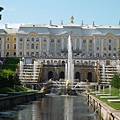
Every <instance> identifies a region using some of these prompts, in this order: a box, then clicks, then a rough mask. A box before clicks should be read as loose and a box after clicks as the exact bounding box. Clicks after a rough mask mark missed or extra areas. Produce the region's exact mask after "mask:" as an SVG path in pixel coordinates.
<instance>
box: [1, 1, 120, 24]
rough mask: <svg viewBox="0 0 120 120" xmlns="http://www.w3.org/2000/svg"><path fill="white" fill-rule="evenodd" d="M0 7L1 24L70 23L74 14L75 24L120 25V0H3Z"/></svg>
mask: <svg viewBox="0 0 120 120" xmlns="http://www.w3.org/2000/svg"><path fill="white" fill-rule="evenodd" d="M0 6H2V7H4V10H3V11H2V12H1V14H2V20H1V21H0V24H6V23H12V24H14V23H15V24H16V23H34V24H35V23H36V24H49V21H50V20H52V23H53V24H60V23H61V20H63V23H64V24H69V23H70V17H71V16H72V15H73V16H74V23H75V24H81V21H82V20H83V21H84V24H89V25H90V24H92V21H95V24H96V25H118V24H119V20H120V0H0Z"/></svg>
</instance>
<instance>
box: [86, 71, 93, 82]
mask: <svg viewBox="0 0 120 120" xmlns="http://www.w3.org/2000/svg"><path fill="white" fill-rule="evenodd" d="M87 79H88V81H89V82H92V73H91V72H89V73H88V75H87Z"/></svg>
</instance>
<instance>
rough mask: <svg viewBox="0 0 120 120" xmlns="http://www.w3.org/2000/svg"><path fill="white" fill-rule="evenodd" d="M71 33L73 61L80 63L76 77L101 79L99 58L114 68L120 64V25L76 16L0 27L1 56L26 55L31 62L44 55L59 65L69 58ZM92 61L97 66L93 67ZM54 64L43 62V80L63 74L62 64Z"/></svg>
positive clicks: (46, 58)
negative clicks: (79, 19)
mask: <svg viewBox="0 0 120 120" xmlns="http://www.w3.org/2000/svg"><path fill="white" fill-rule="evenodd" d="M69 35H70V36H71V42H72V50H73V59H74V63H75V64H76V65H78V64H80V65H81V66H76V67H75V76H76V77H75V78H76V79H80V80H84V79H86V78H87V79H91V81H98V79H100V78H99V77H101V76H103V69H102V70H100V71H97V69H99V68H98V66H96V65H97V64H98V61H99V63H100V66H99V67H101V66H102V64H104V65H105V67H106V66H110V67H112V69H113V68H114V67H116V65H119V61H118V60H119V59H118V58H119V53H120V49H119V48H120V26H119V25H118V26H104V25H101V26H97V25H95V23H94V22H93V23H92V25H85V24H84V23H83V21H82V23H81V24H75V23H74V18H73V16H72V17H71V19H70V23H69V24H63V21H61V24H58V25H55V24H52V21H50V24H21V25H19V27H18V28H14V27H9V26H8V25H7V24H5V27H4V28H1V29H0V56H1V57H24V58H26V62H28V63H32V60H33V59H32V58H34V60H36V61H37V60H38V59H44V61H43V62H44V64H48V63H49V64H54V65H56V64H59V65H60V64H62V63H63V61H64V62H67V51H68V36H69ZM30 59H31V60H30ZM65 59H66V60H65ZM34 60H33V62H34ZM38 61H39V60H38ZM85 65H86V66H85ZM88 65H89V67H88ZM91 65H93V66H94V67H90V66H91ZM83 66H84V68H85V70H84V69H83ZM53 67H54V68H50V66H49V67H48V66H44V69H43V74H42V75H44V77H43V80H44V79H49V78H50V77H53V78H55V79H56V78H57V79H59V78H60V77H63V76H64V75H63V73H65V71H64V69H63V68H60V66H59V67H55V66H53ZM55 69H56V70H57V71H58V75H56V73H55ZM58 69H59V70H58ZM109 70H111V68H110V69H109ZM46 71H47V72H46ZM101 71H102V73H100V72H101ZM105 72H108V69H105ZM112 72H113V71H112ZM100 74H102V75H100ZM104 74H105V73H104ZM109 76H110V74H109V75H107V76H106V78H108V79H109ZM45 77H46V78H45ZM111 78H112V77H110V79H111ZM101 79H103V77H101Z"/></svg>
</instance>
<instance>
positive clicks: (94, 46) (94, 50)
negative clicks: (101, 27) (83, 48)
mask: <svg viewBox="0 0 120 120" xmlns="http://www.w3.org/2000/svg"><path fill="white" fill-rule="evenodd" d="M93 46H94V48H93V51H94V57H96V52H95V51H96V49H95V48H96V47H95V46H96V44H95V38H94V44H93Z"/></svg>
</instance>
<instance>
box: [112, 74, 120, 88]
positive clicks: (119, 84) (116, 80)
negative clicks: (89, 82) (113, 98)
mask: <svg viewBox="0 0 120 120" xmlns="http://www.w3.org/2000/svg"><path fill="white" fill-rule="evenodd" d="M111 85H112V87H115V88H118V89H120V74H118V73H115V74H114V76H113V79H112V81H111Z"/></svg>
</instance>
